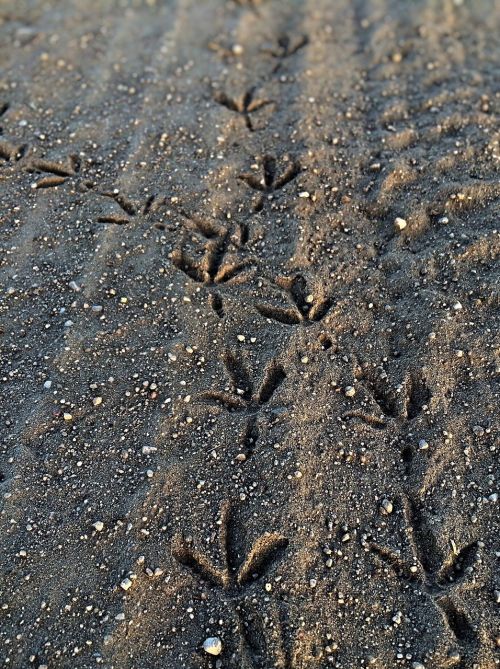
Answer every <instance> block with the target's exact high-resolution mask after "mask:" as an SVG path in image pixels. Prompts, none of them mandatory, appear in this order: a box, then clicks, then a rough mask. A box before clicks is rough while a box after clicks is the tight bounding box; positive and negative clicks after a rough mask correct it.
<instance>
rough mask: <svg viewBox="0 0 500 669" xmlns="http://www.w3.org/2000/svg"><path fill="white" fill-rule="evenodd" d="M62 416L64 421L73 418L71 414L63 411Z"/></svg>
mask: <svg viewBox="0 0 500 669" xmlns="http://www.w3.org/2000/svg"><path fill="white" fill-rule="evenodd" d="M63 418H64V420H66V421H70V420H73V416H72V415H71V414H70V413H64V414H63Z"/></svg>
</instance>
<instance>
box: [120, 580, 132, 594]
mask: <svg viewBox="0 0 500 669" xmlns="http://www.w3.org/2000/svg"><path fill="white" fill-rule="evenodd" d="M131 586H132V581H131V580H130V579H129V578H124V579H123V581H122V582H121V583H120V587H121V588H122V589H123V590H125V592H127V590H128V589H129V588H130V587H131Z"/></svg>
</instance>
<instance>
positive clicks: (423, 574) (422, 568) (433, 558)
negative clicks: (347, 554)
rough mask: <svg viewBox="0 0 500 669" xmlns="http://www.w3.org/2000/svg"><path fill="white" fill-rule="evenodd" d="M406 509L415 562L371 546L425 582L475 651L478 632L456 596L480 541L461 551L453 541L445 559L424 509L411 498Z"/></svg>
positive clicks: (404, 574) (399, 570) (400, 572)
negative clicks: (459, 604) (454, 595)
mask: <svg viewBox="0 0 500 669" xmlns="http://www.w3.org/2000/svg"><path fill="white" fill-rule="evenodd" d="M404 508H405V515H406V518H407V522H408V526H409V530H410V531H409V535H410V544H411V548H412V553H413V561H412V562H411V563H409V562H407V561H405V560H403V559H402V558H401V557H400V554H399V553H396V552H395V551H393V550H391V549H389V548H386V547H384V546H380V545H379V544H376V543H375V542H369V543H368V544H367V545H368V548H369V550H370V551H371V552H372V553H373V554H374V555H376V557H377V559H379V560H381V561H382V562H385V564H387V565H388V566H389V567H390V568H391V569H392V570H393V571H394V573H395V574H396V575H397V576H398V577H399V578H401V579H404V580H406V581H417V582H419V583H420V584H421V586H422V589H423V590H424V592H425V593H426V594H427V596H428V597H429V598H430V600H431V601H432V602H433V604H434V605H435V606H436V607H437V608H438V609H439V611H440V612H441V615H442V616H443V618H444V620H445V621H446V624H447V625H448V627H449V629H450V630H451V632H452V633H453V635H454V636H455V638H456V639H457V642H458V643H460V644H461V645H462V646H463V647H464V650H466V651H468V652H469V653H470V654H472V653H473V652H474V651H475V650H476V648H477V647H478V644H479V639H478V635H477V632H476V631H475V630H474V628H473V627H472V625H471V624H470V623H469V621H468V620H467V617H466V615H465V613H464V612H463V611H460V610H459V609H458V608H457V607H456V605H455V603H454V602H453V599H452V597H453V591H454V589H455V588H456V587H457V585H458V584H460V583H461V582H462V581H463V580H465V579H466V578H467V576H468V574H469V573H470V572H471V571H472V568H473V565H474V563H475V562H476V560H477V557H478V545H477V542H472V543H470V544H467V545H466V546H464V547H463V548H462V549H460V550H458V549H457V547H456V545H455V543H454V542H452V550H451V551H450V554H449V555H448V556H447V558H446V559H444V560H443V559H442V557H441V555H440V551H439V549H438V545H437V541H436V538H435V536H434V534H433V532H432V529H431V526H430V523H429V522H428V520H427V517H426V514H425V513H424V511H423V510H422V509H421V508H420V506H419V505H418V504H417V503H416V502H415V501H414V500H413V499H411V498H408V499H406V500H404Z"/></svg>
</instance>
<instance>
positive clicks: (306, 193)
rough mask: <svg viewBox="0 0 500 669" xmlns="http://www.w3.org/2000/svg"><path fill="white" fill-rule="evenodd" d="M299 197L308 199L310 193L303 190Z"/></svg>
mask: <svg viewBox="0 0 500 669" xmlns="http://www.w3.org/2000/svg"><path fill="white" fill-rule="evenodd" d="M299 197H302V198H308V197H309V193H308V191H306V190H303V191H302V192H300V193H299Z"/></svg>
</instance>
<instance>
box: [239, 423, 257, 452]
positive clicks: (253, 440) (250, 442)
mask: <svg viewBox="0 0 500 669" xmlns="http://www.w3.org/2000/svg"><path fill="white" fill-rule="evenodd" d="M258 439H259V428H258V427H257V420H256V419H255V417H251V418H249V419H248V420H247V424H246V425H245V430H244V432H243V435H242V438H241V446H242V450H243V455H244V456H245V460H249V459H250V457H251V456H252V454H253V452H254V449H255V446H256V444H257V440H258Z"/></svg>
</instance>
